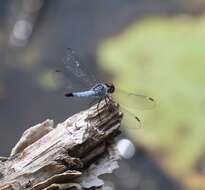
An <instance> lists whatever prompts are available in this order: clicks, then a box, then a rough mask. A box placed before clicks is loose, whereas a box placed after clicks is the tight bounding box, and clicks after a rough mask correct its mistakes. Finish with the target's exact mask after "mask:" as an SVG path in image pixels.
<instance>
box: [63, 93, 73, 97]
mask: <svg viewBox="0 0 205 190" xmlns="http://www.w3.org/2000/svg"><path fill="white" fill-rule="evenodd" d="M64 96H66V97H72V96H73V93H65V94H64Z"/></svg>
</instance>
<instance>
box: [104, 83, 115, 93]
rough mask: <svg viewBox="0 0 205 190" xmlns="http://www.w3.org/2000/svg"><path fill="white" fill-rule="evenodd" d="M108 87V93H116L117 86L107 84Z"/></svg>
mask: <svg viewBox="0 0 205 190" xmlns="http://www.w3.org/2000/svg"><path fill="white" fill-rule="evenodd" d="M106 86H107V87H108V91H107V92H108V93H113V92H114V91H115V86H114V85H113V84H108V83H106Z"/></svg>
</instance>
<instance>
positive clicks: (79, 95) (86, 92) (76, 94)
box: [72, 90, 96, 97]
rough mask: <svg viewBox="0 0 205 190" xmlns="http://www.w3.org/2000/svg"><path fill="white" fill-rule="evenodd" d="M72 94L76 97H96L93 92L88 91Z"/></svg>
mask: <svg viewBox="0 0 205 190" xmlns="http://www.w3.org/2000/svg"><path fill="white" fill-rule="evenodd" d="M72 94H73V96H76V97H89V96H96V93H95V91H93V90H88V91H84V92H73V93H72Z"/></svg>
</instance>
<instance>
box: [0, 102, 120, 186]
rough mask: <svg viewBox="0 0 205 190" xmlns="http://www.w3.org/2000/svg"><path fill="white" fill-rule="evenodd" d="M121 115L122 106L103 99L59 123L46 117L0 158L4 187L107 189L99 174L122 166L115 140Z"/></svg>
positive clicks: (0, 181) (1, 182)
mask: <svg viewBox="0 0 205 190" xmlns="http://www.w3.org/2000/svg"><path fill="white" fill-rule="evenodd" d="M121 119H122V114H121V113H120V112H119V110H118V106H117V105H115V104H113V103H109V106H108V105H107V104H106V103H105V102H102V103H101V104H100V106H99V108H98V109H97V105H95V106H93V107H91V108H90V109H88V110H85V111H82V112H80V113H77V114H75V115H73V116H71V117H70V118H68V119H66V120H65V121H64V122H62V123H59V124H57V126H56V127H54V122H53V121H52V120H46V121H44V122H42V123H39V124H37V125H35V126H33V127H31V128H29V129H28V130H26V131H25V132H24V133H23V135H22V137H21V139H20V140H19V142H18V143H17V144H16V146H15V147H14V148H13V149H12V151H11V155H10V157H8V158H2V159H0V189H1V190H14V189H15V190H18V189H32V190H41V189H50V190H51V189H60V190H62V189H91V188H92V189H97V188H99V187H102V185H103V181H102V180H100V179H98V176H100V175H102V174H104V173H110V172H112V170H113V169H115V168H117V167H118V164H117V160H118V159H119V156H118V153H117V151H116V149H115V146H114V145H113V144H114V143H113V142H114V138H115V137H116V136H117V135H118V134H119V133H120V131H119V127H120V123H121ZM96 161H97V162H96Z"/></svg>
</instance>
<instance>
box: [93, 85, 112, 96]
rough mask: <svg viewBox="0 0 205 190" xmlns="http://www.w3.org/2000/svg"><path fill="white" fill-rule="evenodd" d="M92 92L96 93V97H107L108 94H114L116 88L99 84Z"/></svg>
mask: <svg viewBox="0 0 205 190" xmlns="http://www.w3.org/2000/svg"><path fill="white" fill-rule="evenodd" d="M92 90H93V91H94V92H95V95H96V96H101V97H103V96H106V95H107V94H108V93H113V92H114V86H113V85H110V84H107V83H98V84H96V85H95V86H94V87H92Z"/></svg>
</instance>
